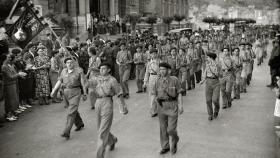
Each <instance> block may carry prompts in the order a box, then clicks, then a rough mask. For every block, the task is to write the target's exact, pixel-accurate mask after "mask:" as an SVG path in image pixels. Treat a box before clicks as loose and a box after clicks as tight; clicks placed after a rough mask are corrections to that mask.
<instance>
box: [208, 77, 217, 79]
mask: <svg viewBox="0 0 280 158" xmlns="http://www.w3.org/2000/svg"><path fill="white" fill-rule="evenodd" d="M206 78H208V79H218V77H206Z"/></svg>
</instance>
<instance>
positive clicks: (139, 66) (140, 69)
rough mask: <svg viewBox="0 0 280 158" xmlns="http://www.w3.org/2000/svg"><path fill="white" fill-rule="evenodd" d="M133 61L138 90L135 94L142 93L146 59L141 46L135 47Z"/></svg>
mask: <svg viewBox="0 0 280 158" xmlns="http://www.w3.org/2000/svg"><path fill="white" fill-rule="evenodd" d="M133 61H134V64H135V65H136V84H137V88H138V90H137V92H136V93H142V92H143V83H144V76H145V71H146V65H145V64H146V58H145V54H144V52H143V51H142V46H141V45H138V46H136V53H135V54H134V57H133Z"/></svg>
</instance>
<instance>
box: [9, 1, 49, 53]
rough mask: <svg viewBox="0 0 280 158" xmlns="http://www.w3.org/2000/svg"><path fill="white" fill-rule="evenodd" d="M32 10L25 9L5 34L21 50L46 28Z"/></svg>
mask: <svg viewBox="0 0 280 158" xmlns="http://www.w3.org/2000/svg"><path fill="white" fill-rule="evenodd" d="M32 8H33V6H27V7H25V10H24V11H23V13H22V14H21V16H20V17H19V18H18V20H17V21H16V22H15V23H14V24H13V25H12V26H10V27H9V28H8V29H7V32H6V33H7V35H8V36H9V37H10V39H11V40H12V41H13V42H14V43H15V44H16V45H18V46H19V47H21V48H22V49H23V48H24V47H25V46H26V45H27V44H28V43H29V42H30V41H31V40H32V39H33V38H34V37H35V36H37V35H38V34H39V33H40V32H41V31H42V30H44V29H45V27H46V26H47V25H45V24H43V23H42V21H41V20H40V19H39V18H38V16H37V15H36V13H35V12H34V11H33V9H32Z"/></svg>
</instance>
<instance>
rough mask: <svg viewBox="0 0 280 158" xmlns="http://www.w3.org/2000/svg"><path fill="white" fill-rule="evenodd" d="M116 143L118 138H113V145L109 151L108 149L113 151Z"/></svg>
mask: <svg viewBox="0 0 280 158" xmlns="http://www.w3.org/2000/svg"><path fill="white" fill-rule="evenodd" d="M117 142H118V138H117V137H115V138H114V143H113V144H112V145H110V149H109V150H110V151H113V150H114V149H115V145H116V143H117Z"/></svg>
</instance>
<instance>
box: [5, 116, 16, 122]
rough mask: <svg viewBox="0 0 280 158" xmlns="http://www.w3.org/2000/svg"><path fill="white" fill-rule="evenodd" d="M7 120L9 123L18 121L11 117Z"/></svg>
mask: <svg viewBox="0 0 280 158" xmlns="http://www.w3.org/2000/svg"><path fill="white" fill-rule="evenodd" d="M6 120H7V121H8V122H13V121H17V119H16V118H14V117H12V116H10V117H6Z"/></svg>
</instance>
